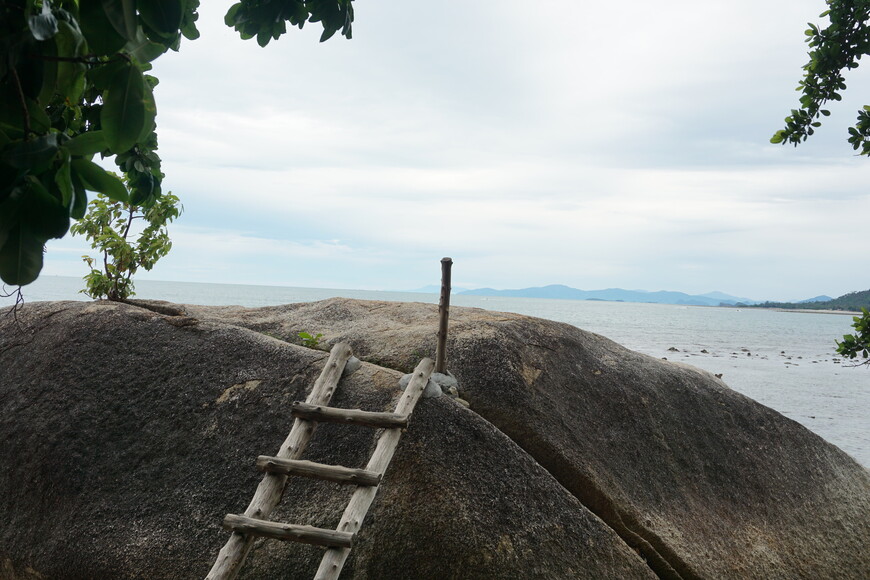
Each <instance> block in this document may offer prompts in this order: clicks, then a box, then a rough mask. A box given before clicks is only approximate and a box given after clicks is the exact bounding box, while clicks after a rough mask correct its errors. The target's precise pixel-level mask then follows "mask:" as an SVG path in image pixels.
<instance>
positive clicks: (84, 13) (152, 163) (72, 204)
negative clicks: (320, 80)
mask: <svg viewBox="0 0 870 580" xmlns="http://www.w3.org/2000/svg"><path fill="white" fill-rule="evenodd" d="M352 1H353V0H242V1H241V2H238V3H236V4H234V5H233V6H232V7H231V8H230V9H229V11H228V12H227V15H226V17H225V22H226V24H227V25H228V26H231V27H233V28H235V30H237V31H238V32H239V35H240V36H241V37H242V38H243V39H250V38H256V39H257V42H258V43H259V44H260V46H266V45H267V44H268V43H269V42H270V41H271V40H273V39H278V38H280V36H281V35H282V34H284V33H285V32H286V31H287V26H286V25H287V23H288V22H289V23H290V25H291V26H297V27H299V28H302V27H303V26H304V24H305V23H306V22H320V23H321V25H322V26H323V34H322V35H321V39H320V40H321V41H324V40H327V39H328V38H330V37H332V36H333V35H334V34H335V33H336V32H339V31H340V32H341V34H342V35H343V36H345V37H346V38H351V34H352V31H351V26H352V23H353V6H352V5H351V2H352ZM198 8H199V0H160V1H154V2H141V1H139V2H137V1H136V0H54V1H51V0H0V279H2V280H3V282H4V283H7V284H12V285H25V284H29V283H30V282H32V281H33V280H35V279H36V278H37V277H38V276H39V272H40V271H41V269H42V263H43V259H42V257H43V251H44V246H45V243H46V242H47V241H48V240H49V239H51V238H61V237H63V236H64V235H66V233H67V231H68V230H69V225H70V218H73V219H81V218H82V217H83V216H84V214H85V209H86V207H87V204H88V194H87V192H88V191H91V192H98V193H102V194H104V195H105V196H107V197H108V198H110V199H112V200H115V201H119V202H123V203H132V204H135V205H137V206H142V207H144V208H148V207H150V206H152V205H153V204H155V203H156V202H157V200H158V199H159V198H160V196H161V191H162V190H161V184H162V182H163V178H164V174H163V172H162V171H161V167H160V157H159V155H158V154H157V133H156V129H157V124H156V115H157V105H156V101H155V98H154V87H156V86H157V83H158V79H157V78H156V77H155V76H154V75H152V74H148V73H149V71H151V68H152V66H151V63H152V62H153V61H154V60H155V59H156V58H158V57H160V56H161V55H163V54H164V53H166V52H167V51H169V50H173V51H177V50H179V48H180V45H181V39H182V37H184V38H186V39H188V40H194V39H196V38H197V37H198V36H199V31H198V30H197V28H196V21H197V18H198V13H197V10H198ZM96 155H100V156H101V157H102V158H114V161H115V164H116V165H117V166H118V171H119V173H121V174H122V176H123V179H124V180H125V181H126V183H127V184H128V186H129V187H125V186H124V182H122V178H121V177H119V176H117V175H115V174H114V173H112V172H108V171H106V170H105V169H103V168H102V167H101V166H100V165H99V164H97V163H95V162H94V157H95V156H96Z"/></svg>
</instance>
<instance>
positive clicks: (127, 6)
mask: <svg viewBox="0 0 870 580" xmlns="http://www.w3.org/2000/svg"><path fill="white" fill-rule="evenodd" d="M162 1H163V0H157V1H156V2H142V4H160V3H162ZM102 4H103V12H104V13H105V15H106V19H107V20H108V21H109V22H110V23H111V24H112V27H114V29H115V31H116V32H117V33H118V34H120V35H121V36H123V37H124V38H126V39H127V40H133V39H134V38H136V31H137V30H138V29H139V21H138V19H137V18H136V0H102Z"/></svg>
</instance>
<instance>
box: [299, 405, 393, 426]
mask: <svg viewBox="0 0 870 580" xmlns="http://www.w3.org/2000/svg"><path fill="white" fill-rule="evenodd" d="M292 413H293V416H294V417H299V418H300V419H308V420H310V421H321V422H327V423H346V424H350V425H365V426H367V427H378V428H384V429H394V428H396V427H402V428H405V427H407V426H408V416H407V415H399V414H397V413H374V412H371V411H360V410H359V409H340V408H338V407H323V406H320V405H309V404H308V403H303V402H301V401H296V402H295V403H293V407H292Z"/></svg>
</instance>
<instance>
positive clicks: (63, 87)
mask: <svg viewBox="0 0 870 580" xmlns="http://www.w3.org/2000/svg"><path fill="white" fill-rule="evenodd" d="M54 42H55V46H56V47H57V55H58V56H60V57H63V58H77V57H80V56H82V52H83V48H84V45H85V39H84V37H83V36H82V35H81V33H80V32H79V31H78V30H77V29H75V28H73V27H72V26H70V25H69V24H68V23H67V22H63V21H61V22H60V25H59V28H58V33H57V35H56V36H55V38H54ZM86 72H87V67H85V65H84V64H82V63H80V62H67V61H64V62H59V63H57V82H56V90H57V92H58V93H60V94H61V95H63V96H64V97H66V98H67V99H69V101H70V102H71V103H76V102H78V101H79V100H81V98H82V93H83V92H84V90H85V73H86Z"/></svg>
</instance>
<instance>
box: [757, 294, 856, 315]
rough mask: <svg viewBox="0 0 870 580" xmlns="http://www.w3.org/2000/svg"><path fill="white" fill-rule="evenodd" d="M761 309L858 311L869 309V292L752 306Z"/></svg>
mask: <svg viewBox="0 0 870 580" xmlns="http://www.w3.org/2000/svg"><path fill="white" fill-rule="evenodd" d="M824 298H827V300H820V299H824ZM753 306H759V307H761V308H789V309H790V308H801V309H808V310H852V311H855V312H858V311H860V310H861V309H862V308H870V290H862V291H860V292H849V293H848V294H843V295H842V296H840V297H839V298H831V297H830V296H816V297H815V298H809V299H807V300H801V301H800V302H763V303H761V304H754V305H753Z"/></svg>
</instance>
